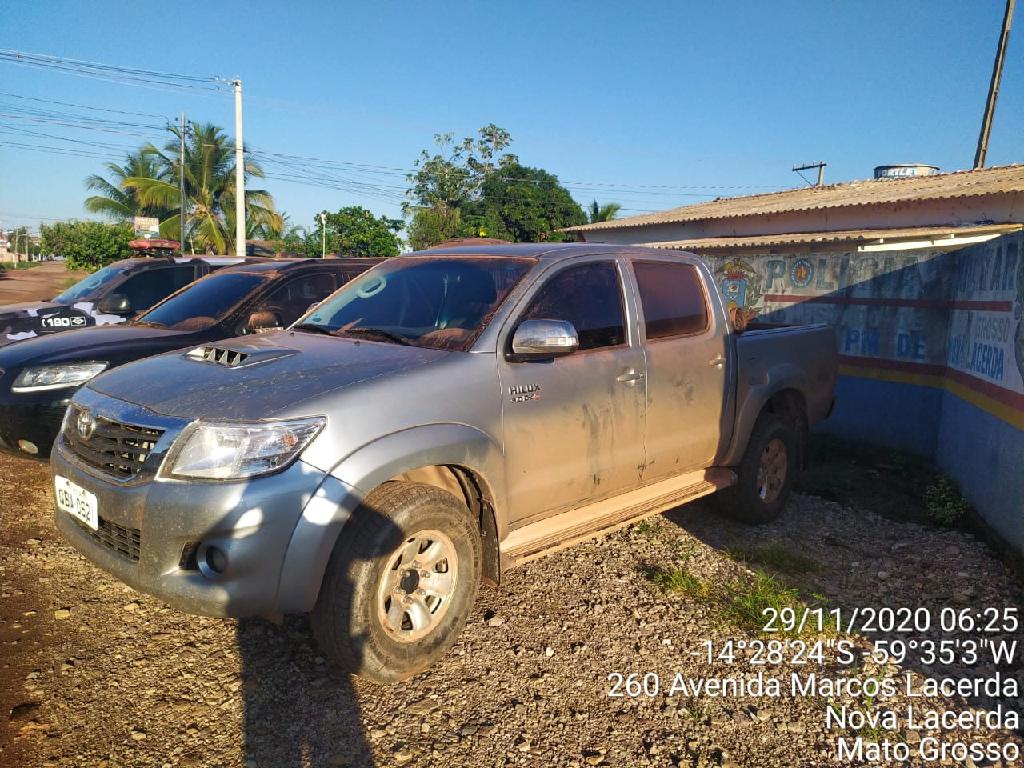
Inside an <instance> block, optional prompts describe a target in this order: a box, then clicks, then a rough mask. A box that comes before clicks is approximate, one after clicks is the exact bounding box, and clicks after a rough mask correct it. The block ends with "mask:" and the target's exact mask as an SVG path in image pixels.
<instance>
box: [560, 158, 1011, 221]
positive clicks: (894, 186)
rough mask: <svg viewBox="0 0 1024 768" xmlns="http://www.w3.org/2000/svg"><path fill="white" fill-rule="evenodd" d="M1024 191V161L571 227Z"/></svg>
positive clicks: (715, 203) (731, 200) (728, 201)
mask: <svg viewBox="0 0 1024 768" xmlns="http://www.w3.org/2000/svg"><path fill="white" fill-rule="evenodd" d="M1010 192H1024V165H1019V164H1018V165H1004V166H1001V167H997V168H982V169H980V170H976V171H975V170H971V171H956V172H954V173H939V174H935V175H934V176H911V177H908V178H903V179H870V180H867V181H851V182H847V183H845V184H830V185H828V186H824V187H806V188H803V189H789V190H785V191H782V192H769V193H767V194H762V195H744V196H743V197H725V198H719V199H717V200H711V201H709V202H706V203H697V204H696V205H684V206H682V207H681V208H672V209H670V210H667V211H659V212H657V213H648V214H644V215H642V216H630V217H628V218H625V219H613V220H612V221H601V222H597V223H595V224H584V225H582V226H579V227H569V228H568V229H567V231H570V232H593V231H599V230H603V229H628V228H631V227H643V226H648V225H651V224H676V223H681V222H687V221H702V220H708V219H726V218H735V217H739V216H758V215H766V214H775V213H785V212H788V211H810V210H816V209H821V208H844V207H853V206H862V205H880V204H885V203H901V202H908V201H913V200H942V199H947V198H956V197H978V196H982V195H994V194H1004V193H1010Z"/></svg>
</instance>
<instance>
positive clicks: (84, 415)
mask: <svg viewBox="0 0 1024 768" xmlns="http://www.w3.org/2000/svg"><path fill="white" fill-rule="evenodd" d="M75 428H76V429H77V430H78V435H79V437H81V438H82V439H83V440H88V439H89V438H90V437H92V433H93V432H95V431H96V419H95V418H93V415H92V414H91V413H89V412H88V411H85V410H82V411H79V412H78V418H77V419H75Z"/></svg>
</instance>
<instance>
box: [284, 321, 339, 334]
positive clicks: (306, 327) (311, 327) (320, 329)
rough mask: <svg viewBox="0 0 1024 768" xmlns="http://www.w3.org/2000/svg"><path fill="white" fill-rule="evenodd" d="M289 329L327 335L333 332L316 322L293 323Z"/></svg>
mask: <svg viewBox="0 0 1024 768" xmlns="http://www.w3.org/2000/svg"><path fill="white" fill-rule="evenodd" d="M289 330H292V331H309V332H310V333H323V334H326V335H327V336H333V335H334V332H333V331H332V330H331V329H330V328H325V327H324V326H322V325H317V324H316V323H299V324H298V325H293V326H292V327H291V328H290V329H289Z"/></svg>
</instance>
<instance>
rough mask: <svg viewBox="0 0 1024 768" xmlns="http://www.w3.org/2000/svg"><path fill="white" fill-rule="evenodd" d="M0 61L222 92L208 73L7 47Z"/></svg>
mask: <svg viewBox="0 0 1024 768" xmlns="http://www.w3.org/2000/svg"><path fill="white" fill-rule="evenodd" d="M0 62H6V63H8V64H15V65H18V66H23V67H31V68H35V69H48V70H52V71H55V72H60V73H63V74H69V75H77V76H79V77H88V78H92V79H96V80H106V81H109V82H114V83H120V84H122V85H136V86H142V87H156V88H163V89H168V88H171V89H182V90H192V91H206V92H212V93H224V88H223V86H222V84H221V81H220V80H219V79H218V78H216V77H212V76H211V77H197V76H195V75H185V74H180V73H176V72H160V71H157V70H152V69H141V68H139V67H124V66H118V65H115V64H101V63H99V62H95V61H82V60H79V59H68V58H62V57H60V56H50V55H48V54H42V53H29V52H27V51H16V50H13V49H10V48H0Z"/></svg>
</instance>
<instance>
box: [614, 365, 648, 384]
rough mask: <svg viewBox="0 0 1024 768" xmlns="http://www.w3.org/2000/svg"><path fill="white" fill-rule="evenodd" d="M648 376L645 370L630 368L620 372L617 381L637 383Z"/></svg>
mask: <svg viewBox="0 0 1024 768" xmlns="http://www.w3.org/2000/svg"><path fill="white" fill-rule="evenodd" d="M646 378H647V374H646V373H644V372H643V371H636V370H633V369H632V368H630V369H629V370H628V371H626V372H625V373H623V374H620V375H619V377H618V378H616V379H615V380H616V381H619V382H622V383H623V384H636V383H637V382H638V381H642V380H643V379H646Z"/></svg>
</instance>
